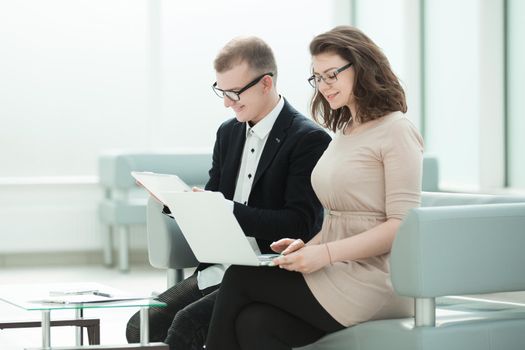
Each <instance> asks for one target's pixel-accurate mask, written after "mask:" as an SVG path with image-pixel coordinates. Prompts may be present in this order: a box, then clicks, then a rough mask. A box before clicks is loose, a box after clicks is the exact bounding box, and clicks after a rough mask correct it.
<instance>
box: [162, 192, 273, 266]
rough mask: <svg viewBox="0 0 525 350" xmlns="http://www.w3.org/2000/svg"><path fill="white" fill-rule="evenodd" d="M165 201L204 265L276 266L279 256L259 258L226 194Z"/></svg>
mask: <svg viewBox="0 0 525 350" xmlns="http://www.w3.org/2000/svg"><path fill="white" fill-rule="evenodd" d="M162 197H163V198H164V199H165V200H166V205H167V206H168V208H170V211H171V213H172V214H173V216H174V218H175V220H176V221H177V223H178V224H179V227H180V229H181V231H182V234H183V235H184V237H185V238H186V241H187V242H188V244H189V246H190V247H191V249H192V251H193V254H195V257H196V258H197V260H199V261H200V262H205V263H220V264H232V265H247V266H273V263H272V260H273V259H274V258H276V257H278V256H279V254H261V255H257V254H255V252H254V250H253V248H252V246H251V245H250V243H249V242H248V239H247V238H246V235H245V234H244V232H243V231H242V228H241V226H240V225H239V223H238V222H237V219H236V218H235V216H234V215H233V211H232V207H231V204H230V203H228V202H227V201H226V200H225V199H224V196H223V195H222V193H220V192H209V191H205V192H164V193H162Z"/></svg>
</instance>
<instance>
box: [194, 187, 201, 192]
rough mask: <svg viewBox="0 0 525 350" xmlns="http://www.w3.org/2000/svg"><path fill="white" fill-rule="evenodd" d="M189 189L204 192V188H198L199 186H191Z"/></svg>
mask: <svg viewBox="0 0 525 350" xmlns="http://www.w3.org/2000/svg"><path fill="white" fill-rule="evenodd" d="M191 191H192V192H204V189H203V188H200V187H192V188H191Z"/></svg>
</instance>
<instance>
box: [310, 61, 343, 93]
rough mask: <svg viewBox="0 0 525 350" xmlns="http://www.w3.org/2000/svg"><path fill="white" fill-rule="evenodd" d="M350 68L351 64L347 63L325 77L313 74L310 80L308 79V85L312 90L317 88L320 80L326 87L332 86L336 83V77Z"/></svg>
mask: <svg viewBox="0 0 525 350" xmlns="http://www.w3.org/2000/svg"><path fill="white" fill-rule="evenodd" d="M351 66H352V63H348V64H347V65H344V66H342V67H341V68H338V69H336V70H334V71H332V72H330V73H328V74H326V75H322V74H313V75H312V76H311V77H310V78H308V83H309V84H310V85H311V86H312V87H313V88H316V89H317V88H318V87H319V84H320V83H321V80H322V81H324V82H325V83H326V84H328V85H332V84H333V83H335V82H336V81H337V75H338V74H339V73H341V72H342V71H344V70H345V69H348V68H350V67H351Z"/></svg>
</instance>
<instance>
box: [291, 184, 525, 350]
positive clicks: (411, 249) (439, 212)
mask: <svg viewBox="0 0 525 350" xmlns="http://www.w3.org/2000/svg"><path fill="white" fill-rule="evenodd" d="M524 247H525V197H516V196H488V195H469V194H452V193H424V194H423V198H422V207H421V208H418V209H413V210H411V211H410V212H409V214H408V215H407V217H406V218H405V219H404V220H403V223H402V225H401V227H400V229H399V231H398V233H397V236H396V239H395V242H394V246H393V249H392V253H391V274H392V283H393V286H394V289H395V291H396V292H397V293H398V294H400V295H404V296H407V297H411V298H414V303H415V317H413V318H412V317H411V318H405V319H392V320H379V321H370V322H365V323H362V324H359V325H356V326H354V327H350V328H347V329H345V330H342V331H340V332H336V333H334V334H330V335H328V336H326V337H324V338H322V339H321V340H319V341H318V342H317V343H315V344H313V345H310V346H306V347H302V348H300V349H301V350H343V349H344V350H377V349H400V350H416V349H417V350H443V349H446V350H489V349H490V350H495V349H497V350H522V349H525V292H523V293H518V295H516V294H509V293H506V294H498V295H493V294H490V295H486V293H497V292H514V291H525V273H524V272H523V269H524V266H525V254H524ZM470 294H484V295H474V296H472V295H470ZM465 295H469V296H465ZM516 299H517V300H521V305H519V304H520V303H516V302H515V301H516Z"/></svg>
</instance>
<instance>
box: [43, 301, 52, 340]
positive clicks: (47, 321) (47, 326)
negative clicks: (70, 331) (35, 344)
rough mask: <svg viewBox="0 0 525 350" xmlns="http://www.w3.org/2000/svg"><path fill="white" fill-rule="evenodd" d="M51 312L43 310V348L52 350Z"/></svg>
mask: <svg viewBox="0 0 525 350" xmlns="http://www.w3.org/2000/svg"><path fill="white" fill-rule="evenodd" d="M50 314H51V311H49V310H42V348H44V349H51V317H50Z"/></svg>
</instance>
